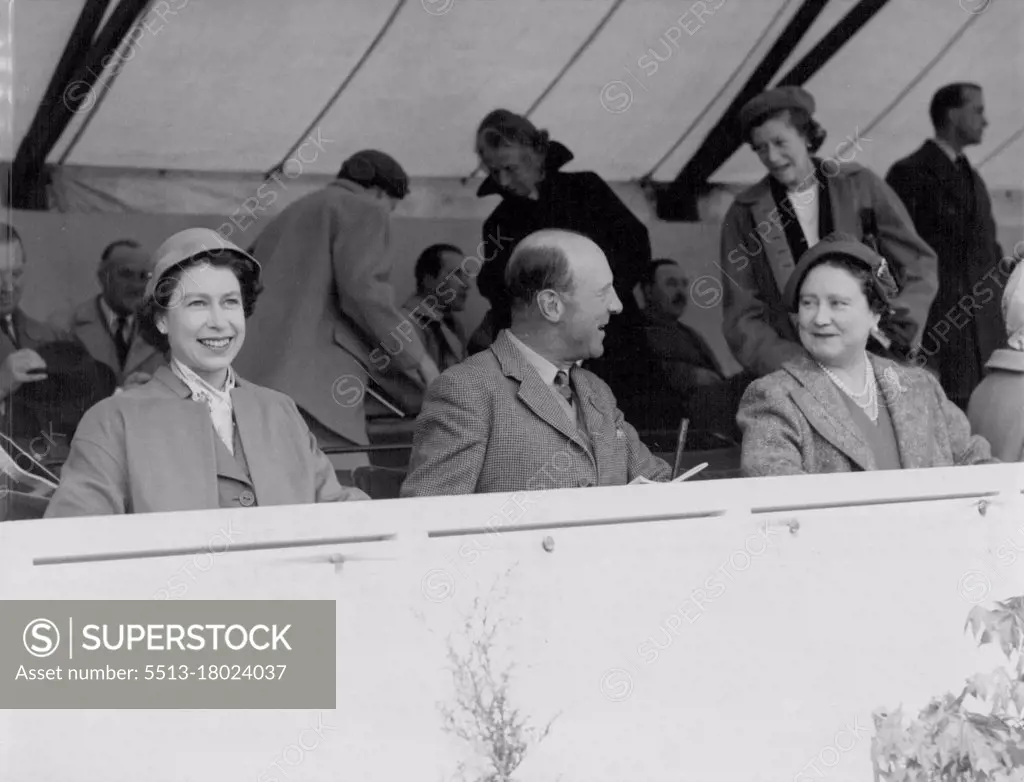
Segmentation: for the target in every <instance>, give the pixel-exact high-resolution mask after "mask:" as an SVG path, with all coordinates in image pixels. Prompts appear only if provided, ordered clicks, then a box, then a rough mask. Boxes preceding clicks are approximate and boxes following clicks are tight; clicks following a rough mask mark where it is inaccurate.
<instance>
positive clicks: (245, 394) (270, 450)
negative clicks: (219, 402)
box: [231, 379, 289, 505]
mask: <svg viewBox="0 0 1024 782" xmlns="http://www.w3.org/2000/svg"><path fill="white" fill-rule="evenodd" d="M236 382H237V385H236V386H235V389H234V391H232V392H231V406H232V408H233V409H234V414H235V426H237V427H238V439H239V440H240V441H241V443H242V449H243V451H244V452H245V459H246V463H247V464H248V467H249V477H250V478H251V479H252V485H253V487H258V488H257V489H256V500H257V502H259V504H260V505H285V504H287V503H288V501H289V500H288V497H287V496H285V495H283V494H281V493H280V492H279V491H278V487H279V486H282V485H284V484H285V483H286V481H281V480H280V479H279V473H280V471H281V469H280V466H279V465H278V464H277V463H276V462H275V459H274V454H276V453H277V451H276V449H275V448H274V438H273V433H272V432H271V431H270V429H269V427H268V421H267V419H266V416H265V415H263V411H262V410H261V408H260V403H259V400H258V399H257V397H256V394H255V393H254V392H253V388H252V386H251V385H249V384H248V383H246V382H245V381H243V380H241V379H239V380H237V381H236Z"/></svg>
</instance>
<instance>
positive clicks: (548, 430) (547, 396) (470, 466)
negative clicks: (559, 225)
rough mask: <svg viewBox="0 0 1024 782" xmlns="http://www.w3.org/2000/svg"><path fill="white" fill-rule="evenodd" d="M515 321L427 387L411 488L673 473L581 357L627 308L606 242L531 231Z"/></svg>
mask: <svg viewBox="0 0 1024 782" xmlns="http://www.w3.org/2000/svg"><path fill="white" fill-rule="evenodd" d="M504 283H505V287H506V289H507V291H508V297H509V301H510V305H511V326H510V327H509V328H507V329H503V330H502V331H500V332H499V333H498V335H497V337H496V339H495V340H494V342H493V343H492V344H491V345H490V346H489V347H488V348H487V349H486V350H483V351H481V352H480V353H477V354H475V355H473V356H471V357H470V358H468V359H466V360H465V361H463V362H462V363H460V364H458V365H457V366H454V367H452V368H451V369H448V370H447V371H445V372H444V373H443V374H442V375H441V377H440V378H438V379H437V380H436V381H435V382H434V383H433V384H432V385H431V386H430V388H428V389H427V395H426V399H425V400H424V403H423V412H422V413H421V414H420V416H419V418H418V419H417V421H416V434H415V438H414V442H413V453H412V460H411V463H410V469H409V474H408V477H407V478H406V480H405V483H404V484H403V485H402V490H401V496H403V497H426V496H433V495H451V494H474V493H483V492H518V491H524V490H536V489H557V488H570V487H585V486H620V485H623V484H626V483H629V482H631V481H633V480H635V479H637V478H645V479H647V480H653V481H664V480H667V479H668V478H669V477H670V475H671V470H670V468H669V466H668V465H667V464H666V463H665V462H664V461H662V460H661V459H659V458H657V457H656V456H654V455H653V454H651V452H650V451H649V450H648V449H647V447H646V446H645V445H644V444H643V443H642V442H640V439H639V437H638V436H637V433H636V430H635V429H634V428H633V427H632V426H630V425H629V423H627V422H626V420H625V418H624V416H623V414H622V411H621V410H619V408H618V406H617V404H616V401H615V396H614V395H613V394H612V392H611V389H609V388H608V386H607V385H606V384H605V383H604V381H602V380H601V379H600V378H598V377H597V376H596V375H595V374H593V373H591V372H588V371H587V370H585V369H582V368H581V367H580V366H579V364H580V363H581V362H582V361H584V360H586V359H590V358H598V357H600V356H601V354H602V353H603V352H604V344H603V343H604V330H605V327H606V326H607V325H608V321H609V320H610V319H611V317H612V316H613V315H616V314H618V313H619V312H621V311H622V303H621V302H620V301H619V297H618V295H617V294H616V291H615V287H614V282H613V278H612V271H611V269H610V268H609V265H608V260H607V258H606V257H605V254H604V253H603V252H602V251H601V248H600V247H599V246H598V245H597V244H596V243H594V242H593V241H592V240H590V239H588V238H586V237H585V236H582V235H581V234H577V233H573V232H571V231H563V230H542V231H538V232H536V233H533V234H530V235H529V236H527V237H526V238H524V239H523V240H522V241H521V242H520V243H519V244H518V245H517V247H516V249H515V251H514V252H513V253H512V257H511V258H510V259H509V262H508V266H507V268H506V269H505V276H504Z"/></svg>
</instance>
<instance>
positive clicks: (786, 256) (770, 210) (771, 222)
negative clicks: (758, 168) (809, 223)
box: [745, 179, 795, 292]
mask: <svg viewBox="0 0 1024 782" xmlns="http://www.w3.org/2000/svg"><path fill="white" fill-rule="evenodd" d="M751 195H752V196H753V197H754V200H753V202H752V204H751V215H752V216H753V218H754V230H755V232H756V233H757V235H756V236H750V237H747V238H746V240H745V243H746V242H750V243H753V242H760V243H761V246H762V247H763V248H764V254H765V257H766V258H767V259H768V265H769V266H770V267H771V270H772V275H773V276H774V277H775V282H776V284H777V285H778V286H779V291H780V292H781V291H783V290H785V289H786V283H787V282H788V281H789V276H790V275H791V274H792V273H793V267H794V266H795V263H794V259H793V252H792V251H791V250H790V248H789V242H787V241H786V232H785V230H783V228H782V224H783V217H782V214H781V213H780V212H779V211H778V207H776V205H775V199H774V198H772V192H771V189H770V188H769V186H768V180H767V179H764V180H762V181H761V182H760V183H759V184H758V185H757V187H756V191H755V193H753V194H751Z"/></svg>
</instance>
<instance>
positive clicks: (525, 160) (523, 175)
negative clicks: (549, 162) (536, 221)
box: [480, 143, 544, 198]
mask: <svg viewBox="0 0 1024 782" xmlns="http://www.w3.org/2000/svg"><path fill="white" fill-rule="evenodd" d="M480 149H481V152H480V162H481V163H482V164H483V165H484V167H485V168H486V169H487V171H488V173H489V174H490V175H491V178H493V179H494V181H495V182H497V183H498V186H499V187H500V188H501V189H502V190H504V191H505V192H508V193H513V194H515V195H517V196H521V197H523V198H531V197H533V196H535V195H536V194H537V185H538V184H540V181H541V180H542V179H543V178H544V159H543V157H542V156H541V154H540V153H539V152H537V150H535V149H533V148H532V147H528V146H525V145H523V144H517V143H511V144H502V145H501V146H499V147H497V148H491V147H489V146H487V145H485V144H481V145H480Z"/></svg>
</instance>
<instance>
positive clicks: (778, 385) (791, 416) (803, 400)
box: [737, 355, 998, 477]
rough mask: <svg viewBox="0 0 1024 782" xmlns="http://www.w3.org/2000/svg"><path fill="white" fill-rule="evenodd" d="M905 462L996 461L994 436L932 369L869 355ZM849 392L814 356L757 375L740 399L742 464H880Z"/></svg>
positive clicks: (803, 470)
mask: <svg viewBox="0 0 1024 782" xmlns="http://www.w3.org/2000/svg"><path fill="white" fill-rule="evenodd" d="M869 360H870V361H871V363H872V365H873V367H874V370H875V376H876V377H877V378H878V383H879V387H880V389H881V392H882V393H881V397H880V398H879V404H885V406H886V408H887V409H888V411H889V415H890V417H891V418H892V425H893V429H894V430H895V432H896V441H897V445H898V446H899V454H900V464H901V466H902V467H903V469H908V470H909V469H916V468H922V467H950V466H953V465H971V464H989V463H995V462H997V461H998V460H997V459H993V458H992V454H991V450H990V448H989V444H988V442H986V440H985V439H984V438H982V437H978V436H976V435H975V436H972V435H971V427H970V424H969V423H968V421H967V416H965V415H964V414H963V412H962V411H961V410H960V409H959V408H958V407H957V406H956V405H954V404H953V403H952V402H950V401H949V399H947V398H946V395H945V393H943V391H942V388H941V386H940V385H939V381H938V380H936V379H935V377H934V376H933V375H932V374H931V373H929V372H927V371H926V370H924V369H919V368H916V367H905V366H900V365H898V364H896V363H895V362H893V361H890V360H889V359H885V358H881V357H879V356H869ZM841 393H842V392H841V391H839V389H838V388H836V386H835V384H834V383H832V381H831V380H829V378H828V376H827V375H826V374H825V373H824V372H822V371H821V369H820V368H819V367H818V365H817V364H816V363H815V362H814V361H813V360H812V359H811V358H810V357H809V356H807V355H804V356H802V357H799V358H796V359H792V360H790V361H787V362H786V363H784V364H783V366H782V369H780V370H778V371H777V372H773V373H772V374H770V375H767V376H765V377H762V378H759V379H758V380H755V381H754V382H753V383H751V384H750V386H749V387H748V388H747V391H746V393H745V394H744V395H743V399H742V401H741V402H740V409H739V413H738V414H737V423H738V424H739V426H740V429H741V430H742V432H743V448H742V457H741V468H742V470H743V474H744V475H746V476H749V477H756V476H768V475H801V474H816V473H832V472H857V471H860V470H875V469H878V466H877V463H876V461H875V457H874V454H873V452H872V450H871V448H870V446H869V445H868V443H867V441H866V440H865V439H864V436H863V435H862V434H861V433H860V429H859V427H858V426H857V424H856V422H855V421H854V419H853V417H852V416H851V415H850V412H849V410H848V409H847V407H846V403H845V402H844V401H843V399H842V397H841V396H840V394H841Z"/></svg>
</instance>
